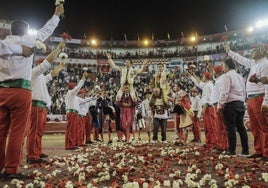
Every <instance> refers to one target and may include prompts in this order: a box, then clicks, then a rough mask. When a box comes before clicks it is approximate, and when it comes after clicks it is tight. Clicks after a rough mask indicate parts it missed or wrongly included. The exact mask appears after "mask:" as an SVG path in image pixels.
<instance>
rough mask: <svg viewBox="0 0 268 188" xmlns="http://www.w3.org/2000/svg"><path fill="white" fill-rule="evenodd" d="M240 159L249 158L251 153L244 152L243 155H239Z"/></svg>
mask: <svg viewBox="0 0 268 188" xmlns="http://www.w3.org/2000/svg"><path fill="white" fill-rule="evenodd" d="M238 156H239V157H249V152H242V153H241V154H238Z"/></svg>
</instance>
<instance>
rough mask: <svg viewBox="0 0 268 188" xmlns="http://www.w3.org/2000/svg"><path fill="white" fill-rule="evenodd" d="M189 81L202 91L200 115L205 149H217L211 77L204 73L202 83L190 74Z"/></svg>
mask: <svg viewBox="0 0 268 188" xmlns="http://www.w3.org/2000/svg"><path fill="white" fill-rule="evenodd" d="M190 78H191V80H192V81H193V82H194V83H195V85H196V86H197V87H199V88H200V89H202V97H201V103H202V115H203V120H204V127H205V136H206V145H205V146H206V147H208V148H217V135H216V130H215V124H216V110H215V107H214V104H213V101H212V95H211V94H212V91H213V90H214V87H215V86H214V84H213V83H212V80H211V79H212V75H211V74H210V73H209V72H205V73H204V74H203V77H202V81H201V80H200V79H199V78H198V77H197V76H196V75H195V74H194V73H193V74H192V75H191V74H190Z"/></svg>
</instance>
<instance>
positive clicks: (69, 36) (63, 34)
mask: <svg viewBox="0 0 268 188" xmlns="http://www.w3.org/2000/svg"><path fill="white" fill-rule="evenodd" d="M60 37H61V38H62V39H63V40H64V41H71V40H72V37H71V35H69V34H68V33H66V32H63V33H62V34H61V35H60Z"/></svg>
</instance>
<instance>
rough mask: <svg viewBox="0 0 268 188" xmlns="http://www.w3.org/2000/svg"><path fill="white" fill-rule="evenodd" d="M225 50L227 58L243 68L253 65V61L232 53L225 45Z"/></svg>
mask: <svg viewBox="0 0 268 188" xmlns="http://www.w3.org/2000/svg"><path fill="white" fill-rule="evenodd" d="M225 50H226V52H227V54H228V56H230V57H231V58H232V59H233V60H235V61H236V62H237V63H239V64H241V65H243V66H245V67H249V68H250V67H251V65H252V63H255V62H254V60H251V59H247V58H245V57H243V56H241V55H239V54H238V53H235V52H233V51H232V50H231V49H230V46H229V44H227V45H226V46H225Z"/></svg>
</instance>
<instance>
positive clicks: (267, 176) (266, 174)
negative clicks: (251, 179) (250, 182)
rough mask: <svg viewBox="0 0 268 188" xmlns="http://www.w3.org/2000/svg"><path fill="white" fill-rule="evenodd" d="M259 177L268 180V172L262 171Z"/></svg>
mask: <svg viewBox="0 0 268 188" xmlns="http://www.w3.org/2000/svg"><path fill="white" fill-rule="evenodd" d="M261 177H262V179H263V180H264V181H265V182H268V173H262V174H261Z"/></svg>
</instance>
